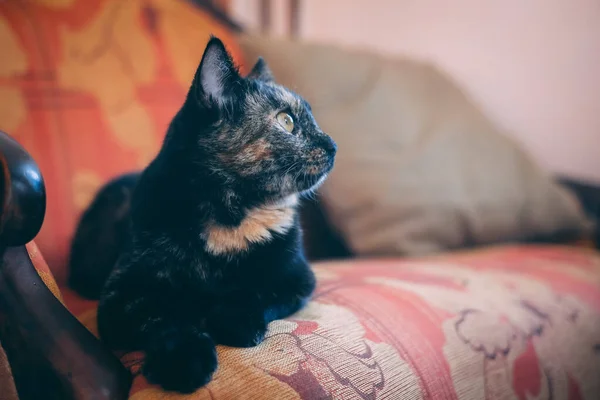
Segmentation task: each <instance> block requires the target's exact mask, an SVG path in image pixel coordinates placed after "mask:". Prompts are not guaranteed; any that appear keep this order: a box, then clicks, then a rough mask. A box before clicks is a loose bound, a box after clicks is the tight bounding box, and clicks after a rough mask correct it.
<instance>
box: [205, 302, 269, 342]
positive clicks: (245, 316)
mask: <svg viewBox="0 0 600 400" xmlns="http://www.w3.org/2000/svg"><path fill="white" fill-rule="evenodd" d="M206 327H207V330H208V332H209V334H210V336H211V338H212V339H213V340H214V341H215V343H218V344H222V345H225V346H232V347H252V346H255V345H257V344H259V343H261V342H262V341H263V339H264V337H265V334H266V332H267V320H266V318H265V308H264V306H263V305H261V304H260V302H259V301H258V298H257V297H256V296H251V295H249V294H244V295H239V296H234V297H233V298H232V299H228V300H227V301H222V302H220V303H218V304H216V305H215V306H214V307H212V310H211V312H210V314H209V316H208V317H207V319H206Z"/></svg>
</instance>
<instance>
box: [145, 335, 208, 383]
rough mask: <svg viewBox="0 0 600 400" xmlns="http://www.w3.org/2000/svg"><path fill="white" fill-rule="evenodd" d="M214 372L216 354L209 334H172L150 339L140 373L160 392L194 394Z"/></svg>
mask: <svg viewBox="0 0 600 400" xmlns="http://www.w3.org/2000/svg"><path fill="white" fill-rule="evenodd" d="M216 369H217V352H216V349H215V344H214V342H213V341H212V339H211V338H210V337H209V336H208V334H206V333H202V332H195V331H190V332H185V333H180V332H175V333H173V332H171V333H165V334H162V335H160V336H158V337H156V338H155V339H154V340H153V343H152V344H151V345H150V347H149V348H148V349H147V350H146V358H145V360H144V366H143V367H142V373H143V374H144V376H145V377H146V379H147V380H148V382H150V383H151V384H155V385H158V386H160V387H161V388H162V389H163V390H166V391H174V392H180V393H193V392H195V391H196V390H197V389H199V388H201V387H202V386H204V385H206V384H207V383H208V382H210V380H211V379H212V375H213V373H214V372H215V370H216Z"/></svg>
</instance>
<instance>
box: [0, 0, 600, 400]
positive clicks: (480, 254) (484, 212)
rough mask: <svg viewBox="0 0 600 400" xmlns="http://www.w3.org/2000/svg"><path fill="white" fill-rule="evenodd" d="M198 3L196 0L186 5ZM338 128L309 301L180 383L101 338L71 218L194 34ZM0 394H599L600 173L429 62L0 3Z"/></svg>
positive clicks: (88, 6) (170, 106)
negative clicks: (591, 178) (71, 259)
mask: <svg viewBox="0 0 600 400" xmlns="http://www.w3.org/2000/svg"><path fill="white" fill-rule="evenodd" d="M198 3H201V2H198ZM210 33H214V34H216V35H218V36H219V37H221V38H222V39H223V40H224V41H225V43H226V44H227V46H228V48H229V49H230V51H231V52H232V53H233V56H234V58H235V60H236V62H237V63H239V65H240V70H241V71H242V72H247V71H248V67H249V66H251V65H252V64H253V62H254V61H255V60H256V58H257V57H258V56H259V55H261V56H264V57H265V59H266V60H267V62H268V63H269V65H270V67H271V69H272V70H273V72H274V74H275V77H276V79H277V80H278V81H279V82H281V83H283V84H285V85H287V86H289V87H291V88H292V89H294V90H296V91H297V92H298V93H300V94H302V95H303V96H304V97H306V98H307V99H308V100H309V102H310V103H311V105H312V108H313V110H314V113H315V117H316V118H317V121H318V122H319V123H320V125H321V126H322V127H323V128H324V129H325V130H326V131H327V132H328V133H330V134H331V135H332V137H334V139H335V140H336V142H338V148H339V150H338V158H337V160H336V166H335V168H334V172H333V173H332V174H331V176H330V178H329V179H328V181H327V182H326V183H325V184H324V185H323V187H322V189H321V190H320V191H319V193H318V194H317V195H316V196H315V198H314V199H306V200H305V201H304V203H303V204H302V208H301V217H302V225H303V228H304V232H305V249H306V253H307V256H308V257H309V259H310V260H311V262H312V265H313V268H314V271H315V273H316V276H317V279H318V288H317V291H316V293H315V295H314V296H313V298H312V300H311V301H310V303H309V304H308V305H307V306H306V308H304V309H303V310H301V311H300V312H298V313H296V314H295V315H292V316H290V317H289V318H286V319H285V320H279V321H275V322H273V323H271V324H270V325H269V331H268V334H267V337H266V339H265V341H264V342H263V343H261V344H260V345H258V346H256V347H252V348H245V349H239V348H230V347H225V346H219V347H218V357H219V368H218V370H217V372H216V374H215V376H214V378H213V380H212V381H211V382H210V383H209V384H208V385H207V386H205V387H203V388H201V389H199V390H198V391H197V392H196V393H194V394H191V395H186V396H181V395H177V394H174V393H166V392H163V391H162V390H160V389H159V388H157V387H154V386H152V385H150V384H148V383H147V382H146V381H145V380H144V378H143V376H141V375H140V374H139V369H140V368H139V367H140V365H141V364H142V363H143V354H140V353H125V354H122V353H112V352H111V351H109V350H108V349H107V348H106V347H105V346H104V345H103V344H102V343H101V342H100V341H99V340H97V330H96V322H95V315H96V314H95V313H96V301H95V300H92V299H85V298H83V297H81V296H80V295H78V294H77V293H76V292H74V291H73V290H71V289H70V288H69V286H68V253H69V243H70V239H71V238H72V235H73V232H74V228H75V224H76V222H77V219H78V218H79V216H80V215H81V212H82V211H83V209H84V208H85V207H86V206H87V205H88V204H89V202H90V201H91V199H92V197H93V195H94V194H95V192H96V190H97V189H98V188H99V187H100V186H101V185H102V183H104V182H106V181H107V180H108V179H110V178H111V177H113V176H115V175H117V174H120V173H123V172H128V171H131V170H134V169H139V168H143V167H144V166H145V165H146V163H147V162H148V161H149V160H150V159H151V157H152V156H153V155H154V154H155V152H156V151H157V150H158V148H159V146H160V142H161V140H162V137H163V135H164V131H165V127H166V126H167V124H168V122H169V120H170V118H171V117H172V115H173V114H174V113H175V112H176V110H177V108H178V106H179V105H180V104H181V101H182V98H183V96H184V95H185V91H186V90H187V87H188V85H189V81H190V78H191V76H192V74H193V70H194V68H195V67H196V64H197V62H198V60H199V59H200V55H201V53H202V51H203V48H204V44H205V42H206V40H207V39H208V35H209V34H210ZM0 47H1V48H2V51H3V53H4V54H5V55H6V57H5V60H6V62H5V61H3V62H2V63H0V131H4V132H6V134H4V133H3V134H0V161H1V162H0V165H1V167H2V174H1V177H2V181H1V182H0V183H1V185H2V188H3V192H2V197H1V198H0V200H1V205H2V214H1V220H0V221H1V225H0V227H1V228H0V250H1V251H2V265H1V268H0V399H2V400H4V399H7V400H8V399H10V400H14V399H39V398H44V399H67V398H74V399H122V398H130V399H134V400H136V399H144V400H146V399H171V398H172V399H176V398H186V399H355V398H356V399H384V398H387V399H469V400H470V399H532V398H536V399H568V400H574V399H589V400H592V399H598V398H600V253H599V252H598V248H599V247H600V242H599V241H598V232H599V230H598V225H597V224H596V223H595V221H596V219H598V216H599V214H600V196H599V193H600V189H599V188H598V187H597V186H594V185H593V184H589V183H587V182H579V181H576V180H573V179H572V178H565V177H555V176H552V175H550V174H548V173H547V172H546V171H544V170H543V169H542V168H541V167H540V166H538V165H537V164H536V162H535V161H534V160H533V159H532V158H531V157H530V156H529V155H528V154H527V152H526V151H525V150H524V149H522V148H521V146H520V145H519V144H518V143H517V142H516V141H514V140H511V139H509V137H510V136H509V135H506V134H505V132H502V130H501V128H499V127H498V126H496V124H494V123H493V122H492V121H490V120H489V118H488V117H487V116H486V115H485V114H484V112H483V111H481V109H480V107H479V106H478V105H477V103H476V102H475V101H474V100H473V99H471V98H470V97H469V95H468V94H467V93H466V92H465V91H464V90H462V89H461V88H460V85H458V84H457V83H456V82H454V81H453V80H452V79H451V77H449V76H447V75H446V74H444V72H443V71H441V70H439V69H438V68H437V67H436V66H435V65H431V64H429V63H426V62H423V61H419V60H410V59H390V58H384V57H382V56H379V55H376V54H370V53H368V52H366V51H352V50H347V49H341V48H336V47H334V46H325V45H317V44H314V43H305V42H299V41H296V40H289V39H278V40H276V39H273V38H268V37H262V36H255V35H251V34H248V33H245V32H241V31H239V30H238V29H236V28H235V25H234V24H232V23H231V22H230V21H227V20H224V19H223V16H222V15H220V14H218V13H214V12H212V11H211V9H210V8H206V7H205V8H202V7H199V6H198V5H197V4H196V5H194V4H192V2H187V1H183V0H146V1H131V2H117V1H111V0H86V1H85V2H84V1H83V0H81V1H79V0H73V1H56V2H48V1H41V0H40V1H31V2H27V3H19V2H1V3H0Z"/></svg>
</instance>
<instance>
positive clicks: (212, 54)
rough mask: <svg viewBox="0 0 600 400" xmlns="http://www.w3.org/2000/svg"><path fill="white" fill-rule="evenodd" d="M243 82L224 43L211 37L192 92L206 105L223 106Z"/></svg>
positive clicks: (195, 77)
mask: <svg viewBox="0 0 600 400" xmlns="http://www.w3.org/2000/svg"><path fill="white" fill-rule="evenodd" d="M241 80H242V77H241V76H240V74H239V72H238V70H237V68H236V66H235V65H234V63H233V60H232V58H231V55H230V54H229V53H228V52H227V49H225V45H224V44H223V42H222V41H221V40H220V39H218V38H217V37H214V36H213V37H211V39H210V40H209V42H208V44H207V45H206V49H205V50H204V55H203V56H202V61H200V66H199V67H198V70H197V71H196V75H195V76H194V82H193V83H192V90H193V91H194V93H195V95H196V98H197V99H198V100H200V101H202V102H203V103H204V104H207V105H210V104H215V103H216V104H217V105H218V104H223V103H225V101H226V100H227V98H228V97H230V96H232V95H233V94H234V92H235V90H236V89H237V88H238V87H239V83H240V81H241Z"/></svg>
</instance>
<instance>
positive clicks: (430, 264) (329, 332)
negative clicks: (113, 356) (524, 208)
mask: <svg viewBox="0 0 600 400" xmlns="http://www.w3.org/2000/svg"><path fill="white" fill-rule="evenodd" d="M315 271H316V273H317V276H318V281H319V285H318V290H317V292H316V294H315V296H314V298H313V300H312V302H310V303H309V305H308V306H307V307H306V308H305V309H304V310H302V311H300V312H299V313H297V314H296V315H293V316H291V317H290V318H288V319H286V320H282V321H275V322H273V323H271V325H270V326H269V332H268V335H267V338H266V340H265V341H264V342H263V343H262V344H260V345H259V346H256V347H254V348H248V349H237V348H228V347H219V349H218V350H219V360H220V366H219V369H218V371H217V373H216V374H215V376H214V379H213V381H212V382H211V383H210V384H209V385H208V386H206V387H205V388H202V389H200V390H199V391H198V392H197V393H194V394H193V395H189V396H187V397H180V396H177V395H172V394H167V393H164V392H162V391H161V390H160V389H158V388H156V387H152V386H149V385H148V384H147V383H146V382H145V380H144V379H143V377H142V376H140V375H138V376H137V377H136V379H135V381H134V385H133V387H132V390H131V398H132V399H135V400H147V399H171V398H172V399H175V398H186V399H275V398H276V399H332V398H333V399H467V400H471V399H477V400H478V399H523V400H526V399H527V400H529V399H554V400H557V399H563V400H580V399H587V400H597V399H599V398H600V254H598V253H596V252H594V251H593V250H589V249H582V248H575V247H551V246H547V247H545V246H540V247H535V246H514V247H495V248H489V249H485V250H480V251H476V252H467V253H460V254H453V255H451V254H449V255H444V256H437V257H435V258H427V259H415V260H392V259H387V260H383V259H382V260H355V261H339V262H328V263H321V264H318V265H315ZM64 295H65V301H66V303H67V304H68V305H69V307H70V308H71V310H72V311H73V312H74V313H75V314H76V315H78V316H79V318H80V320H81V321H82V322H83V323H84V324H85V325H86V326H88V328H89V329H90V330H91V331H92V332H95V310H94V307H95V304H94V303H93V302H90V301H81V300H78V299H77V298H76V296H74V295H73V293H64ZM141 358H142V357H141V355H140V354H138V353H132V354H126V355H124V356H123V362H124V363H125V364H126V365H127V366H129V367H130V368H131V370H132V371H133V372H134V374H137V372H138V370H139V365H140V362H141Z"/></svg>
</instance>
